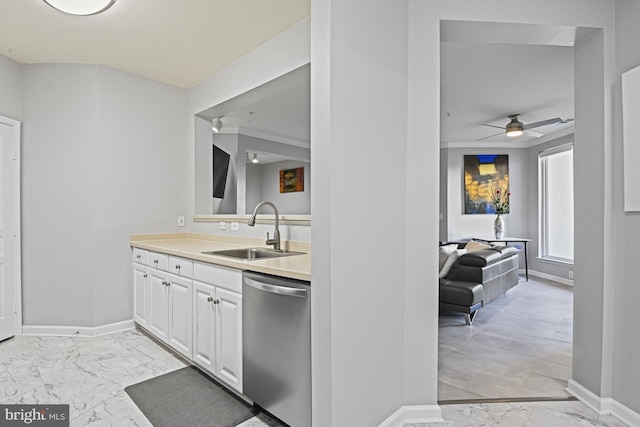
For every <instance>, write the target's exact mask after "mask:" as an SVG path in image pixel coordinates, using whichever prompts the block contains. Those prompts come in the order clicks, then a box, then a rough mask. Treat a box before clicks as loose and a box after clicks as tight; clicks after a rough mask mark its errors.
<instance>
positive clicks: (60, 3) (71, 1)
mask: <svg viewBox="0 0 640 427" xmlns="http://www.w3.org/2000/svg"><path fill="white" fill-rule="evenodd" d="M44 2H45V3H47V4H48V5H49V6H51V7H53V8H54V9H57V10H59V11H60V12H64V13H68V14H70V15H81V16H86V15H95V14H97V13H100V12H104V11H105V10H107V9H109V8H110V7H111V6H113V4H114V3H115V2H116V0H44Z"/></svg>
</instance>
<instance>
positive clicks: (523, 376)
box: [438, 276, 573, 402]
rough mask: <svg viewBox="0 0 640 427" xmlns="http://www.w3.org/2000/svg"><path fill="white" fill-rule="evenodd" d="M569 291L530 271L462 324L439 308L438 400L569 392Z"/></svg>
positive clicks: (570, 332) (561, 395) (545, 395)
mask: <svg viewBox="0 0 640 427" xmlns="http://www.w3.org/2000/svg"><path fill="white" fill-rule="evenodd" d="M572 331H573V291H572V288H571V287H570V286H567V285H563V284H559V283H556V282H552V281H549V280H544V279H540V278H536V277H532V276H529V281H528V282H527V281H524V280H522V278H521V280H520V283H519V284H518V285H517V286H516V287H514V288H512V289H511V290H509V291H508V292H507V293H506V294H505V295H503V296H501V297H499V298H497V299H495V300H493V301H492V302H491V303H489V304H487V306H486V307H483V308H481V309H480V311H479V312H478V314H477V316H476V318H475V320H474V322H473V325H472V326H467V325H466V324H465V322H464V317H463V316H461V315H459V314H455V315H454V314H451V313H441V314H440V323H439V363H438V380H439V381H438V400H439V401H441V402H442V401H455V400H464V399H486V398H536V397H568V396H569V394H568V393H567V392H566V391H565V388H566V387H567V383H568V381H569V379H570V378H571V359H572Z"/></svg>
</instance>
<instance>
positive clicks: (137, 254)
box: [133, 248, 149, 265]
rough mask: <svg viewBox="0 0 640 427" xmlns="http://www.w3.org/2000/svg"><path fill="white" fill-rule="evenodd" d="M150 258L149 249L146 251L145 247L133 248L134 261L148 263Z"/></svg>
mask: <svg viewBox="0 0 640 427" xmlns="http://www.w3.org/2000/svg"><path fill="white" fill-rule="evenodd" d="M148 259H149V252H148V251H145V250H144V249H138V248H133V262H137V263H138V264H144V265H147V260H148Z"/></svg>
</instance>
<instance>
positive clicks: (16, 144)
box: [0, 116, 22, 336]
mask: <svg viewBox="0 0 640 427" xmlns="http://www.w3.org/2000/svg"><path fill="white" fill-rule="evenodd" d="M0 123H2V124H5V125H7V126H10V127H11V128H12V129H13V132H12V144H13V150H12V152H13V156H12V157H13V158H12V161H13V189H12V198H13V218H14V220H13V224H12V226H13V269H14V270H13V288H14V293H13V295H14V297H13V298H14V299H13V306H14V312H15V315H16V319H15V326H14V328H15V329H14V333H15V335H16V336H17V335H22V258H21V254H22V246H21V243H22V237H21V225H20V219H21V217H20V200H21V199H20V166H21V161H20V148H21V147H20V130H21V127H20V122H19V121H17V120H14V119H10V118H9V117H4V116H0Z"/></svg>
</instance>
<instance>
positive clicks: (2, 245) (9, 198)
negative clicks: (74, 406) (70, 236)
mask: <svg viewBox="0 0 640 427" xmlns="http://www.w3.org/2000/svg"><path fill="white" fill-rule="evenodd" d="M14 131H15V132H14ZM18 132H19V123H18V122H15V121H13V120H10V119H4V118H3V117H0V168H1V170H0V340H4V339H7V338H9V337H12V336H14V335H15V334H16V333H17V332H18V328H19V325H20V322H19V321H18V320H19V319H18V307H19V296H20V295H19V292H20V286H19V280H20V276H19V274H20V271H19V269H18V268H17V265H18V263H19V252H18V249H19V246H18V245H19V241H20V240H19V232H20V228H19V222H18V221H19V215H17V212H18V210H17V209H18V208H19V200H20V199H19V190H18V189H19V169H18V168H19V165H20V163H19V161H18V154H19V152H18V143H19V136H17V135H19V133H18Z"/></svg>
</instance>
